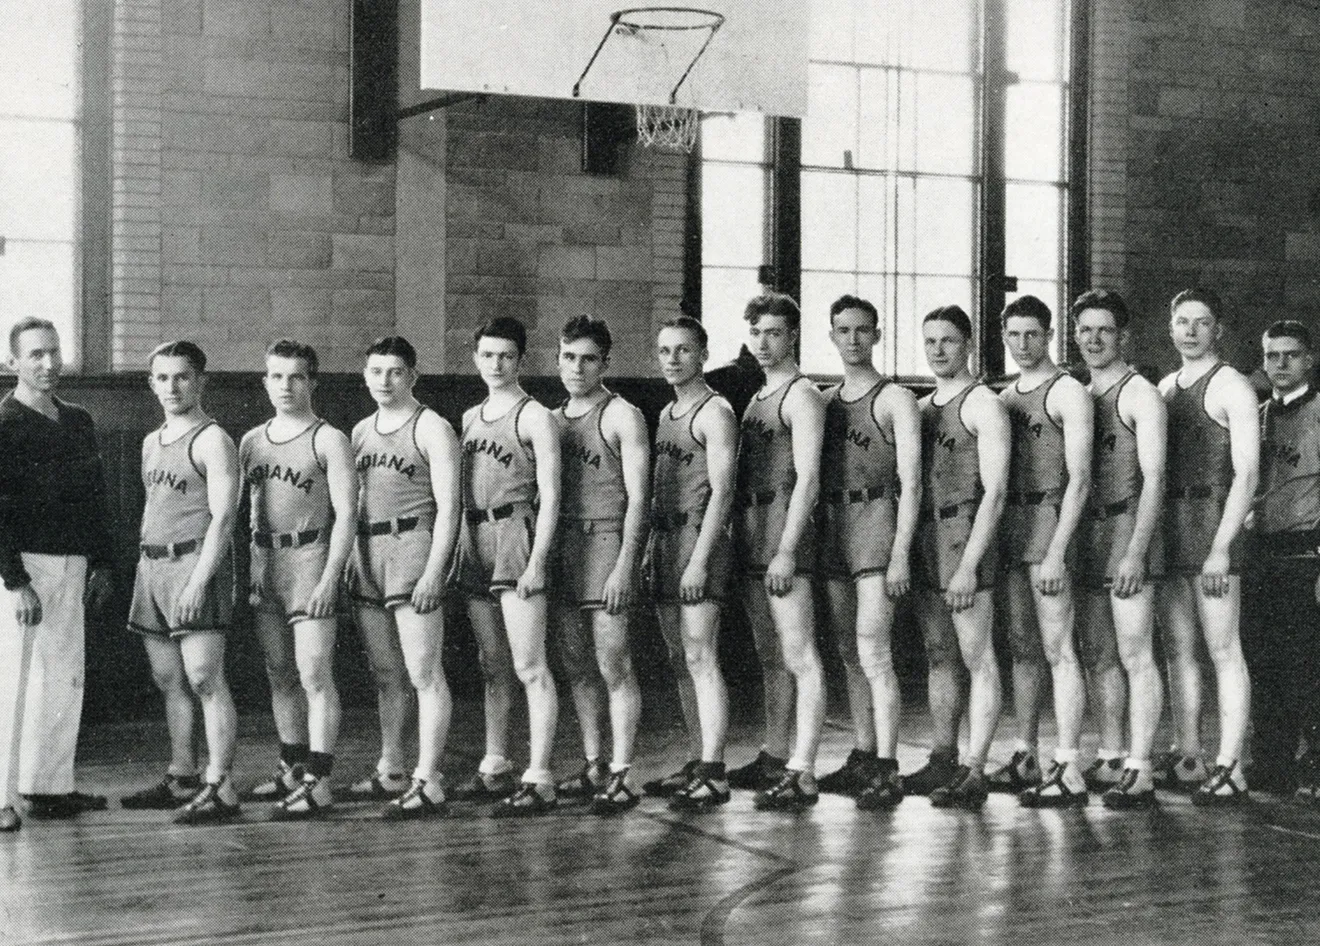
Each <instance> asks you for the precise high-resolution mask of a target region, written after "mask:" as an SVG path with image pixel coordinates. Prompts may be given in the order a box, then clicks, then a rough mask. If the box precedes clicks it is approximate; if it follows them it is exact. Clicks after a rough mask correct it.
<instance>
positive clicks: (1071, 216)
mask: <svg viewBox="0 0 1320 946" xmlns="http://www.w3.org/2000/svg"><path fill="white" fill-rule="evenodd" d="M1090 4H1091V0H1074V2H1073V10H1072V11H1071V15H1072V29H1071V31H1070V34H1069V47H1070V54H1069V57H1068V62H1069V68H1068V73H1069V75H1068V171H1067V173H1068V240H1067V250H1066V252H1067V254H1068V255H1067V259H1066V261H1065V266H1066V270H1065V271H1066V273H1067V276H1066V278H1067V288H1066V291H1065V293H1064V298H1066V299H1069V300H1071V299H1075V298H1077V296H1078V295H1080V294H1081V293H1082V292H1085V291H1086V289H1087V288H1089V287H1090V285H1091V253H1090V248H1091V243H1090V239H1089V234H1088V233H1087V213H1086V208H1087V203H1088V201H1087V198H1088V193H1087V191H1088V187H1087V185H1088V183H1089V182H1088V179H1087V171H1088V167H1087V159H1086V154H1087V147H1088V138H1089V133H1090V127H1091V94H1090V93H1091V79H1090V77H1091V7H1090ZM1059 322H1060V324H1061V325H1063V324H1064V319H1063V318H1060V319H1059ZM1067 328H1068V334H1067V339H1068V342H1067V351H1068V360H1069V361H1073V360H1075V359H1076V358H1077V355H1078V352H1077V350H1076V342H1075V341H1074V340H1073V338H1072V331H1071V326H1067Z"/></svg>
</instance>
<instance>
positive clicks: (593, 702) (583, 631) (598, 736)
mask: <svg viewBox="0 0 1320 946" xmlns="http://www.w3.org/2000/svg"><path fill="white" fill-rule="evenodd" d="M554 614H555V621H554V634H555V644H556V645H557V646H556V652H557V654H558V656H559V662H560V665H561V666H562V667H563V670H564V674H565V675H566V676H567V677H568V682H569V692H570V693H571V694H572V696H573V709H574V711H575V712H576V713H577V718H578V729H579V731H580V732H581V734H582V757H583V759H585V763H584V764H583V765H582V766H581V768H579V769H578V771H576V772H574V773H573V775H572V776H570V777H569V778H566V779H564V780H563V781H561V782H560V783H559V784H558V785H557V786H555V790H556V791H557V792H558V793H559V794H561V795H563V796H564V797H565V798H573V799H588V798H591V797H592V796H594V795H595V794H596V792H597V791H599V790H600V789H601V788H603V787H604V786H605V783H606V782H607V781H608V780H609V768H608V766H606V765H605V763H604V762H603V761H602V759H603V756H604V742H605V740H604V734H603V732H602V727H601V716H602V715H604V709H605V703H606V700H605V696H604V692H603V691H604V689H605V685H604V683H603V682H602V680H601V676H600V671H599V670H597V668H596V653H595V646H594V643H593V640H592V637H593V629H592V624H593V614H594V612H592V611H584V610H582V609H581V608H579V607H578V606H577V604H576V603H575V602H572V601H557V602H555V604H554Z"/></svg>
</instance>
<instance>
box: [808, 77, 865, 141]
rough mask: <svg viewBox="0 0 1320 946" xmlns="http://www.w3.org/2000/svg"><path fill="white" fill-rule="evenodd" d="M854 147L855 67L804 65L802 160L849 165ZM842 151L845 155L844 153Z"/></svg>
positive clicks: (855, 128) (855, 131)
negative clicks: (804, 111)
mask: <svg viewBox="0 0 1320 946" xmlns="http://www.w3.org/2000/svg"><path fill="white" fill-rule="evenodd" d="M856 151H857V70H856V69H854V68H852V67H850V66H820V65H816V64H815V63H812V64H811V65H809V66H808V67H807V118H806V120H804V121H803V122H802V163H803V164H805V165H812V166H816V167H850V166H851V165H852V163H853V161H852V156H853V155H854V154H855V153H856ZM845 154H846V156H845Z"/></svg>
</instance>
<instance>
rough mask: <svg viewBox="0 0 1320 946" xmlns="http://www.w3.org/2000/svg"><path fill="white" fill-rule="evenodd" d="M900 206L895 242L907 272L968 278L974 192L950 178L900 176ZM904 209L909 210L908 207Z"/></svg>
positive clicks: (970, 269) (971, 243)
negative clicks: (901, 249) (904, 177)
mask: <svg viewBox="0 0 1320 946" xmlns="http://www.w3.org/2000/svg"><path fill="white" fill-rule="evenodd" d="M899 191H900V195H901V196H900V200H899V206H900V208H902V210H901V211H900V217H899V231H898V243H899V246H900V247H903V248H904V250H903V254H902V257H903V258H904V260H905V262H906V263H907V264H908V265H907V266H906V267H905V269H906V271H908V272H913V273H922V274H927V275H936V274H947V275H959V276H970V275H971V274H972V266H973V256H972V247H973V234H974V231H975V229H976V208H975V205H974V197H975V190H974V188H973V185H972V182H971V181H964V180H958V179H956V178H941V177H918V178H906V179H904V180H902V181H901V182H900V184H899ZM909 208H910V210H909Z"/></svg>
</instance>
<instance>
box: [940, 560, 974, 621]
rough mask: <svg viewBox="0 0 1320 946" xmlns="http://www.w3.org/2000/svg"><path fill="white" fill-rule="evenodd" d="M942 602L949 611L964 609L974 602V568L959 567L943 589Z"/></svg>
mask: <svg viewBox="0 0 1320 946" xmlns="http://www.w3.org/2000/svg"><path fill="white" fill-rule="evenodd" d="M944 603H945V604H947V605H948V606H949V610H950V611H955V612H956V611H966V610H967V609H968V608H970V607H971V606H972V605H973V604H975V603H976V569H974V568H973V569H967V568H962V567H959V568H958V570H957V571H955V572H954V573H953V577H952V578H950V579H949V587H948V588H946V589H944Z"/></svg>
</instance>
